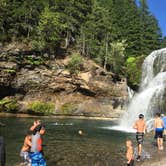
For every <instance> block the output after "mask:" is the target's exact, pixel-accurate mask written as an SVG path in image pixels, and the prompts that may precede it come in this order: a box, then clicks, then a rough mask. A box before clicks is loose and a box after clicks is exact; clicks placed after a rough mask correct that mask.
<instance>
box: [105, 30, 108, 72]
mask: <svg viewBox="0 0 166 166" xmlns="http://www.w3.org/2000/svg"><path fill="white" fill-rule="evenodd" d="M107 60H108V33H107V34H106V40H105V59H104V70H106V66H107Z"/></svg>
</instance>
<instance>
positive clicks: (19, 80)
mask: <svg viewBox="0 0 166 166" xmlns="http://www.w3.org/2000/svg"><path fill="white" fill-rule="evenodd" d="M16 52H17V50H16ZM16 52H14V53H11V52H10V54H9V55H7V52H5V53H4V52H3V53H1V55H0V60H1V61H0V69H1V70H0V90H1V92H3V93H1V95H0V96H1V98H3V97H5V96H14V97H15V98H16V99H17V100H18V102H19V103H20V106H21V107H20V109H26V105H27V103H31V102H33V101H43V102H48V101H49V102H52V103H54V104H55V113H56V114H63V112H62V111H61V110H62V109H61V108H62V106H63V105H64V104H66V103H72V104H73V105H76V109H74V110H73V111H72V113H71V114H74V115H85V116H104V117H110V116H112V115H113V112H115V111H116V110H120V109H122V107H123V106H124V103H125V101H126V99H127V92H126V89H127V86H126V81H125V80H122V81H121V82H116V83H114V82H113V76H114V75H113V73H111V72H110V73H109V72H105V71H104V70H103V69H102V68H101V67H100V66H98V65H96V64H95V63H94V62H93V61H91V60H88V59H86V61H85V63H84V66H83V68H84V70H83V71H81V72H80V73H79V74H77V75H71V74H70V73H69V71H68V70H66V68H65V66H66V64H67V60H66V59H63V60H51V61H50V60H46V61H44V62H43V61H42V62H41V61H39V60H38V59H37V58H36V56H35V58H36V59H37V62H40V64H37V65H36V64H35V63H34V62H33V63H32V62H31V57H32V56H21V55H20V54H17V53H16ZM4 55H5V56H4ZM117 112H118V111H117ZM118 113H119V112H118ZM118 113H117V114H116V116H117V115H118Z"/></svg>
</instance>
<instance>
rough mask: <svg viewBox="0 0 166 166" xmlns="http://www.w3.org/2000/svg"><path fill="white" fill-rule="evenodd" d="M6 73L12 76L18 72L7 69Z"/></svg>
mask: <svg viewBox="0 0 166 166" xmlns="http://www.w3.org/2000/svg"><path fill="white" fill-rule="evenodd" d="M4 72H7V73H10V74H15V73H16V70H15V69H5V70H4Z"/></svg>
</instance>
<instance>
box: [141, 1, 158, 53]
mask: <svg viewBox="0 0 166 166" xmlns="http://www.w3.org/2000/svg"><path fill="white" fill-rule="evenodd" d="M139 10H140V44H141V47H140V52H141V53H142V54H144V55H148V54H149V53H150V52H151V51H152V50H155V49H158V48H160V39H161V30H160V28H159V26H158V22H157V20H156V19H155V17H154V16H153V15H152V14H151V13H150V11H149V8H148V5H147V2H146V0H140V8H139Z"/></svg>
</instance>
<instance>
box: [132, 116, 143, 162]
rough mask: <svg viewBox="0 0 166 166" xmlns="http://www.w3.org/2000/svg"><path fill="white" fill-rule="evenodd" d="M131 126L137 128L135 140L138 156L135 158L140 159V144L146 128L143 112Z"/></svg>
mask: <svg viewBox="0 0 166 166" xmlns="http://www.w3.org/2000/svg"><path fill="white" fill-rule="evenodd" d="M133 128H134V129H136V130H137V132H136V140H137V143H138V156H137V158H136V159H137V161H140V158H141V152H142V144H143V140H144V134H145V130H146V123H145V120H144V115H143V114H139V119H138V120H137V121H136V122H135V124H134V126H133Z"/></svg>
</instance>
